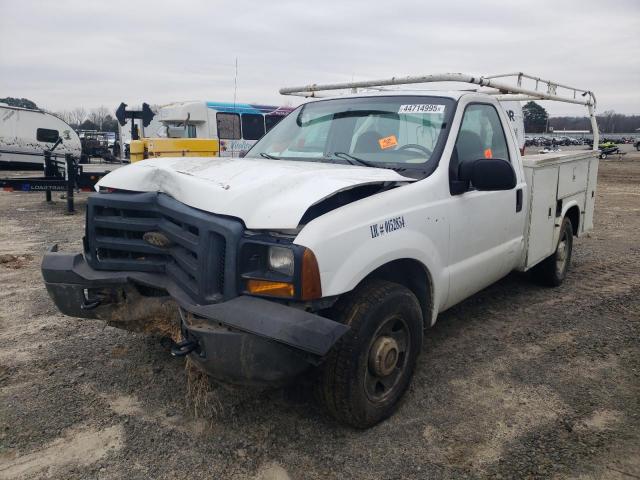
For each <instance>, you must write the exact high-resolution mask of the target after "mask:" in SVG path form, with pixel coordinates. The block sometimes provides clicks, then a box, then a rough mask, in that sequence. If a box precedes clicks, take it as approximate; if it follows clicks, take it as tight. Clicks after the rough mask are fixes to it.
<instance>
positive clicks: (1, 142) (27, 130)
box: [0, 103, 82, 168]
mask: <svg viewBox="0 0 640 480" xmlns="http://www.w3.org/2000/svg"><path fill="white" fill-rule="evenodd" d="M59 138H60V139H62V143H61V144H60V145H58V147H57V148H56V149H55V151H54V153H53V156H54V157H64V155H65V154H67V153H70V154H72V155H74V156H75V157H80V154H81V150H82V148H81V145H80V138H79V137H78V134H76V132H74V130H73V128H71V126H70V125H69V124H68V123H66V122H65V121H64V120H62V119H60V118H58V117H56V116H55V115H52V114H50V113H47V112H44V111H42V110H34V109H28V108H20V107H12V106H9V105H7V104H4V103H0V166H2V167H4V168H24V167H29V166H34V167H35V166H43V165H44V159H43V152H44V151H45V150H48V149H50V148H51V147H53V145H54V144H55V143H56V142H57V141H58V139H59Z"/></svg>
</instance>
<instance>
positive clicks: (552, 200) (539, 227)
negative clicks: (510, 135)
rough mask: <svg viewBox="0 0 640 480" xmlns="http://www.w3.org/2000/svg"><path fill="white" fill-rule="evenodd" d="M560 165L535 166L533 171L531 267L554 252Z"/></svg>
mask: <svg viewBox="0 0 640 480" xmlns="http://www.w3.org/2000/svg"><path fill="white" fill-rule="evenodd" d="M558 170H559V168H558V166H549V167H544V168H534V169H533V171H532V172H531V177H530V178H531V203H530V212H529V231H528V239H527V240H528V241H527V262H526V268H527V269H529V268H531V267H533V266H534V265H535V264H537V263H538V262H540V260H543V259H545V258H547V257H548V256H549V255H551V254H552V253H553V250H554V248H555V245H554V244H553V233H554V229H555V223H556V222H555V220H556V218H555V216H556V199H557V193H558Z"/></svg>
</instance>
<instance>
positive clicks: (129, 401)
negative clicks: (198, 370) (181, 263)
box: [0, 153, 640, 480]
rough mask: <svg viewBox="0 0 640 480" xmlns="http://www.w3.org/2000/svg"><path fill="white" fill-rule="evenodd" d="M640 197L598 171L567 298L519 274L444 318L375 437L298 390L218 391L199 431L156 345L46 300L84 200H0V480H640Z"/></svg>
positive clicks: (618, 173)
mask: <svg viewBox="0 0 640 480" xmlns="http://www.w3.org/2000/svg"><path fill="white" fill-rule="evenodd" d="M639 185H640V155H639V154H636V153H629V154H627V155H624V156H623V157H621V158H619V159H614V160H607V161H605V162H601V167H600V175H599V190H598V193H597V203H596V225H595V229H594V231H593V232H592V233H591V234H590V235H588V236H586V237H584V238H581V239H579V240H578V241H576V242H575V245H574V248H575V249H574V259H573V265H572V270H571V273H570V275H569V278H568V280H567V281H566V283H565V284H564V285H563V286H561V287H559V288H557V289H546V288H541V287H538V286H535V285H534V284H532V283H531V282H530V281H529V279H528V277H527V276H526V275H522V274H513V275H510V276H509V277H507V278H506V279H504V280H502V281H500V282H499V283H497V284H496V285H494V286H492V287H490V288H488V289H486V290H484V291H482V292H480V293H479V294H477V295H475V296H473V297H472V298H470V299H469V300H467V301H465V302H464V303H462V304H460V305H458V306H456V307H454V308H452V309H450V310H449V311H447V312H445V313H444V314H442V315H441V316H440V319H439V321H438V324H437V325H436V326H435V327H434V328H433V329H432V330H430V331H429V332H428V334H427V337H426V343H425V351H424V353H423V354H422V356H421V357H420V359H419V363H418V368H417V372H416V375H415V378H414V380H413V384H412V386H411V388H410V390H409V391H408V393H407V395H406V397H405V399H404V401H403V402H402V405H401V407H400V409H399V411H398V412H397V413H396V414H395V415H394V416H393V417H392V418H391V419H389V420H388V421H385V422H383V423H382V424H380V425H378V426H376V427H374V428H372V429H370V430H367V431H356V430H352V429H349V428H344V427H342V426H340V425H337V424H336V423H335V422H334V421H333V420H332V419H331V418H329V417H328V416H326V415H325V414H323V413H322V412H321V411H319V410H318V408H317V407H316V404H315V403H314V401H313V399H312V398H311V396H310V394H309V389H308V386H307V385H306V384H305V382H299V383H298V384H296V385H294V386H292V387H289V388H286V389H278V390H267V391H256V390H249V389H239V388H236V389H231V388H228V387H223V386H218V385H211V386H210V390H211V391H210V392H209V393H208V394H207V395H206V396H205V397H204V398H205V399H206V400H207V401H208V405H204V406H203V405H199V409H198V414H195V413H194V411H195V410H196V409H195V406H194V403H193V402H192V401H189V398H191V397H190V396H189V395H188V394H187V390H188V388H189V386H190V384H189V382H188V380H187V379H188V376H187V375H186V374H185V365H184V361H183V360H180V359H174V358H171V357H170V356H169V355H168V353H167V351H166V349H165V348H164V347H162V346H161V344H160V343H159V341H158V339H157V338H151V337H145V336H143V335H139V334H134V333H129V332H125V331H120V330H117V329H114V328H110V327H105V326H103V324H101V323H100V322H97V321H95V322H94V321H86V322H82V321H79V320H76V319H73V318H68V317H64V316H62V315H60V314H59V313H58V312H57V310H56V308H55V307H54V305H53V304H52V302H51V301H50V300H49V298H48V296H47V293H46V291H45V289H44V286H43V284H42V281H41V277H40V272H39V265H40V260H41V256H42V252H43V250H44V248H45V246H47V245H50V244H52V243H56V242H57V243H59V244H60V245H61V248H62V249H63V250H67V251H79V250H80V248H81V245H80V239H81V236H82V231H83V226H84V225H83V223H84V218H83V215H82V213H80V212H81V211H82V210H83V209H84V206H85V202H86V194H80V195H79V196H78V201H77V205H78V210H79V213H78V214H76V215H72V216H68V215H64V214H63V212H64V201H62V200H59V199H58V198H59V195H57V194H56V195H54V197H55V198H56V199H57V201H56V202H55V203H54V204H51V205H47V204H46V203H45V202H44V201H43V197H44V195H42V194H26V193H3V192H0V285H1V286H2V288H1V289H0V479H4V478H65V479H75V478H83V479H84V478H96V479H121V478H122V479H124V478H126V479H137V478H172V479H176V478H191V479H199V478H203V479H204V478H232V479H244V478H257V479H272V480H275V479H279V480H284V479H288V478H291V479H301V478H311V479H324V478H341V479H342V478H384V479H395V478H398V479H400V478H420V479H427V478H554V479H560V478H571V479H593V478H607V479H608V478H614V479H615V478H619V479H633V478H640V354H639V347H638V340H639V333H640V300H639V295H640V273H639V268H640V261H639V260H640V247H639V245H638V233H639V232H640V186H639ZM193 386H194V384H191V387H193ZM196 386H197V385H196Z"/></svg>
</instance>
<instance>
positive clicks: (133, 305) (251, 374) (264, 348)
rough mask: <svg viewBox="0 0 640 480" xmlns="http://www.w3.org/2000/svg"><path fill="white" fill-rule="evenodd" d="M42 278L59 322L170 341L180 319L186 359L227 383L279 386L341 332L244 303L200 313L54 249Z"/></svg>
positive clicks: (169, 293)
mask: <svg viewBox="0 0 640 480" xmlns="http://www.w3.org/2000/svg"><path fill="white" fill-rule="evenodd" d="M42 276H43V278H44V281H45V284H46V287H47V290H48V292H49V295H50V296H51V298H52V299H53V301H54V302H55V304H56V306H57V307H58V308H59V309H60V311H61V312H62V313H64V314H65V315H69V316H72V317H80V318H90V319H100V320H103V321H105V322H107V324H109V325H112V326H115V327H119V328H123V329H127V330H132V331H140V332H149V333H151V332H155V333H161V334H164V335H167V336H174V337H175V333H176V330H177V328H178V320H177V319H178V318H181V320H180V322H179V323H180V326H179V328H180V330H181V331H182V336H183V337H184V338H185V340H186V341H187V342H190V343H189V344H190V348H189V349H188V350H189V356H190V358H191V359H192V360H194V361H195V362H196V363H197V364H198V365H199V366H200V367H201V368H202V369H203V370H204V371H205V372H207V373H208V374H209V375H211V376H212V377H214V378H217V379H219V380H223V381H227V382H232V383H241V384H270V385H272V384H281V383H284V382H286V381H287V380H289V379H290V378H292V377H295V376H296V375H298V374H300V373H302V372H303V371H304V370H306V369H307V368H309V366H311V365H316V364H318V363H320V362H321V361H322V358H323V357H324V356H325V355H326V354H327V353H328V352H329V350H330V349H331V347H332V346H333V345H334V344H335V342H336V341H337V340H338V339H339V338H340V337H341V336H342V335H343V334H344V333H345V332H346V331H347V330H348V327H347V326H345V325H343V324H341V323H338V322H334V321H332V320H329V319H327V318H324V317H321V316H319V315H315V314H313V313H309V312H306V311H304V310H302V309H298V308H294V307H290V306H287V305H283V304H281V303H277V302H274V301H269V300H264V299H260V298H256V297H250V296H246V295H241V296H238V297H235V298H233V299H231V300H228V301H225V302H221V303H215V304H209V305H200V304H197V303H195V302H193V301H192V300H191V299H190V297H189V296H188V295H187V294H186V293H185V292H184V291H183V290H182V289H181V288H180V287H179V286H178V285H177V284H176V283H175V282H173V281H172V280H171V279H170V278H169V277H167V276H166V275H163V274H159V273H147V272H131V271H128V272H123V271H102V270H95V269H93V268H91V267H90V266H89V265H88V264H87V262H86V261H85V258H84V256H83V255H82V254H68V253H60V252H58V251H57V246H54V247H52V248H51V249H50V250H49V251H48V252H47V253H46V254H45V256H44V258H43V261H42ZM172 325H173V326H174V327H173V328H172V327H171V326H172ZM172 330H173V331H172Z"/></svg>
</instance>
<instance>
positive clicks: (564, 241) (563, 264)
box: [531, 217, 573, 287]
mask: <svg viewBox="0 0 640 480" xmlns="http://www.w3.org/2000/svg"><path fill="white" fill-rule="evenodd" d="M572 251H573V227H572V226H571V221H570V220H569V219H568V218H567V217H565V218H564V219H563V220H562V226H561V227H560V239H559V240H558V245H557V246H556V250H555V252H553V254H552V255H551V256H549V257H547V258H545V259H544V260H543V261H542V262H540V263H539V264H538V265H536V266H535V267H533V268H532V269H531V273H532V274H533V276H534V278H535V279H536V280H537V281H538V282H539V283H541V284H543V285H547V286H549V287H557V286H559V285H560V284H562V282H564V279H565V278H566V277H567V273H568V271H569V266H570V265H571V252H572Z"/></svg>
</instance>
